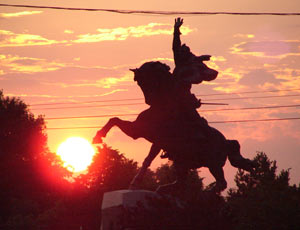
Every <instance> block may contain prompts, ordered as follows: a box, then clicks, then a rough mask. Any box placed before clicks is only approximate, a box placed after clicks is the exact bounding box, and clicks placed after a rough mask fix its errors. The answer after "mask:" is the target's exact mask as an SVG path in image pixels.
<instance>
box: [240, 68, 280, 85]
mask: <svg viewBox="0 0 300 230" xmlns="http://www.w3.org/2000/svg"><path fill="white" fill-rule="evenodd" d="M281 81H284V80H280V79H277V78H276V77H275V76H274V75H273V74H272V73H269V72H267V71H266V70H264V69H257V70H253V71H251V72H249V73H247V74H245V75H244V76H243V77H242V78H241V79H240V80H239V84H242V85H246V86H250V87H252V88H253V87H257V86H264V85H265V84H268V83H269V84H278V83H280V82H281Z"/></svg>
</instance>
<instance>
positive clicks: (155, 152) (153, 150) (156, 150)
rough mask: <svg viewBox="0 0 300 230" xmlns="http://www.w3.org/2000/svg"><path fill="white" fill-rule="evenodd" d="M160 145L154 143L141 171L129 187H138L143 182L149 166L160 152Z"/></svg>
mask: <svg viewBox="0 0 300 230" xmlns="http://www.w3.org/2000/svg"><path fill="white" fill-rule="evenodd" d="M160 150H161V149H160V147H158V146H157V145H155V144H152V146H151V149H150V152H149V154H148V156H147V157H146V158H145V160H144V162H143V165H142V167H141V169H140V170H139V172H138V173H137V174H136V176H135V177H134V178H133V180H132V181H131V183H130V186H129V189H138V187H139V185H140V183H141V182H142V180H143V178H144V175H145V173H146V172H147V169H148V167H149V166H150V165H151V163H152V161H153V160H154V158H155V157H156V156H157V155H158V154H159V152H160Z"/></svg>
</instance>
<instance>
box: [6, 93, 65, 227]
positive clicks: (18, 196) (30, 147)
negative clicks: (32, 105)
mask: <svg viewBox="0 0 300 230" xmlns="http://www.w3.org/2000/svg"><path fill="white" fill-rule="evenodd" d="M44 129H45V122H44V119H43V117H42V116H38V117H37V118H35V117H34V115H33V114H32V113H30V111H29V109H28V107H27V105H26V104H25V103H24V102H23V101H21V100H20V99H18V98H14V97H12V98H10V97H5V96H4V95H3V92H2V91H1V90H0V178H1V180H0V188H1V190H0V207H1V209H0V223H1V224H2V225H3V226H6V227H9V228H10V229H14V228H16V229H20V228H30V227H29V226H31V227H33V226H35V228H37V227H38V225H39V223H38V221H40V223H41V224H42V222H43V223H44V222H45V220H46V219H47V218H49V217H50V212H49V210H53V209H55V208H57V207H58V206H57V204H56V201H57V196H58V184H61V183H67V182H66V181H65V180H64V179H63V177H64V176H66V175H67V171H66V170H65V169H64V168H63V167H62V165H61V162H60V160H59V158H58V157H57V156H56V155H55V154H54V153H51V152H50V151H49V150H48V148H47V135H46V134H45V132H44ZM54 178H55V179H54ZM49 179H51V181H52V182H53V183H52V184H51V183H49V182H50V181H49Z"/></svg>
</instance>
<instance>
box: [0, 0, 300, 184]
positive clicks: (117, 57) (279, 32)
mask: <svg viewBox="0 0 300 230" xmlns="http://www.w3.org/2000/svg"><path fill="white" fill-rule="evenodd" d="M2 3H7V4H31V5H40V4H43V5H48V6H65V7H86V8H107V9H132V10H135V9H136V10H177V11H179V10H180V11H183V10H186V11H234V12H238V11H240V12H255V11H256V12H300V5H299V1H298V0H286V1H284V2H282V1H281V0H272V1H271V0H265V1H261V0H260V1H258V0H252V1H236V0H227V1H221V0H219V1H216V0H210V1H200V2H199V1H196V0H186V1H184V2H183V1H178V0H175V1H172V4H170V3H169V2H167V1H166V2H163V1H157V0H152V1H148V2H142V1H109V2H108V1H107V2H106V3H102V2H101V3H100V2H99V1H96V0H87V1H78V0H77V1H74V0H72V1H64V2H63V3H62V2H61V1H53V0H52V1H49V0H45V1H42V2H41V1H33V0H31V1H22V3H20V2H19V1H13V0H10V1H6V2H2ZM174 18H175V16H153V15H123V14H115V13H103V12H77V11H59V10H46V9H43V10H40V9H29V8H10V7H0V50H1V52H0V88H2V89H3V90H4V94H5V95H8V96H19V97H21V98H22V99H23V100H24V101H25V102H26V103H28V104H31V105H32V106H31V109H32V112H33V113H34V114H35V115H38V114H43V115H45V119H48V118H55V117H70V116H86V115H89V116H91V115H107V114H128V113H132V114H137V113H139V112H140V111H142V110H143V109H145V108H147V106H146V105H143V104H140V105H123V106H120V105H119V106H116V105H115V104H121V103H123V104H129V103H143V100H136V101H120V102H105V103H104V102H102V103H89V104H62V105H60V104H53V105H44V106H37V105H36V106H35V105H34V104H51V103H65V102H72V103H81V102H86V101H97V100H98V101H99V100H100V101H103V100H104V101H105V100H119V99H122V100H123V99H130V98H142V97H143V96H142V93H141V91H140V89H139V88H138V86H137V85H136V84H135V83H134V82H133V74H132V72H130V71H129V70H128V69H129V68H135V67H138V66H140V65H141V64H142V63H143V62H145V61H149V60H160V61H162V62H165V63H166V64H168V65H170V66H171V68H173V67H174V65H173V59H172V58H173V56H172V50H171V42H172V29H173V22H174ZM299 18H300V16H286V17H279V16H224V15H219V16H186V17H185V18H184V28H183V30H182V31H183V32H184V33H183V35H182V41H183V42H185V43H187V44H188V45H189V46H190V47H191V49H192V51H193V52H194V53H196V54H198V55H200V54H210V55H212V56H213V58H212V61H210V62H209V65H210V66H211V67H213V68H215V69H217V70H218V71H219V76H218V78H217V79H216V80H215V81H213V82H210V83H207V84H201V85H197V86H194V87H193V92H194V93H195V94H201V95H207V94H214V93H229V94H228V95H220V96H201V98H202V100H203V101H209V100H213V99H220V98H233V97H257V96H271V95H274V96H275V95H295V94H299V95H300V90H294V91H280V92H277V93H266V92H265V93H256V94H239V95H235V94H230V93H237V92H247V91H268V90H286V89H295V88H300V64H299V63H300V62H299V61H300V30H299V27H300V24H299ZM215 102H225V103H229V104H230V105H229V106H227V107H226V108H238V107H258V106H275V105H296V104H300V97H299V96H291V97H274V98H260V99H257V98H256V99H255V98H253V99H244V100H233V99H228V100H227V101H218V100H215ZM104 104H108V105H110V106H102V107H100V106H99V105H104ZM113 104H114V105H113ZM96 105H98V107H91V106H96ZM76 106H79V107H80V108H67V107H76ZM82 106H85V107H82ZM218 108H224V107H220V106H203V107H202V108H201V109H202V110H208V109H218ZM200 113H201V114H202V115H203V116H204V117H206V118H207V119H208V121H225V120H246V119H269V118H286V117H300V110H299V107H292V108H280V109H260V110H242V111H239V110H236V111H218V112H216V111H212V112H208V111H203V112H201V111H200ZM122 118H124V119H128V120H134V118H135V116H128V117H122ZM107 119H108V117H105V118H93V119H91V118H89V119H64V120H47V127H48V128H54V127H57V128H58V127H61V128H63V127H76V126H77V127H78V126H83V127H84V126H85V127H86V126H89V127H90V126H102V125H103V124H104V123H105V121H106V120H107ZM211 125H212V126H213V127H215V128H217V129H219V130H220V131H221V132H222V133H223V134H224V135H225V136H226V137H227V138H229V139H238V140H239V141H240V143H241V146H242V153H243V155H244V156H246V157H249V158H252V157H254V156H255V154H256V151H264V152H266V153H267V155H268V156H269V157H270V158H271V159H272V160H277V161H278V165H279V168H280V169H281V168H284V169H287V168H292V170H291V176H292V183H299V177H300V166H299V165H300V155H299V149H300V121H299V120H294V121H278V122H251V123H228V124H211ZM96 131H97V130H96V129H92V128H90V129H72V130H48V131H47V132H48V138H49V140H48V143H49V146H50V148H51V150H52V151H56V149H57V147H58V145H59V144H60V143H61V142H62V141H64V140H65V139H66V138H67V137H69V136H82V137H85V138H87V139H89V140H91V139H92V137H93V136H94V135H95V133H96ZM105 141H106V143H107V144H108V145H110V146H112V147H113V148H115V149H119V150H120V151H121V152H122V153H124V154H125V156H126V157H129V158H134V159H135V160H138V161H139V162H141V161H142V160H143V159H144V157H145V156H146V155H147V151H148V149H149V146H150V144H149V143H148V142H146V141H145V140H142V139H141V140H137V141H134V140H132V139H130V138H128V137H126V136H125V135H124V134H122V133H121V131H119V130H118V129H117V128H115V129H113V130H112V131H111V132H110V134H109V136H108V137H107V138H106V140H105ZM162 162H165V161H162V160H160V159H156V160H155V162H154V163H153V165H154V167H155V166H158V165H160V164H161V163H162ZM201 172H202V174H201V176H205V177H206V178H207V180H206V181H205V182H207V183H208V182H210V181H211V176H210V175H209V173H208V171H207V170H206V169H201ZM235 172H236V169H235V168H233V167H231V166H230V165H227V164H226V166H225V174H226V179H227V180H228V182H229V186H233V185H234V183H233V176H234V174H235Z"/></svg>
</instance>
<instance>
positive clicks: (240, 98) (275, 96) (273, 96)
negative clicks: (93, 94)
mask: <svg viewBox="0 0 300 230" xmlns="http://www.w3.org/2000/svg"><path fill="white" fill-rule="evenodd" d="M299 96H300V94H290V95H271V96H254V97H231V98H214V99H206V100H205V101H209V102H213V101H228V100H247V99H263V98H264V99H266V98H284V97H299ZM144 104H145V103H142V102H140V103H126V104H102V105H88V106H67V107H46V108H32V109H31V110H40V109H42V110H53V109H78V108H98V107H110V106H132V105H144Z"/></svg>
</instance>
